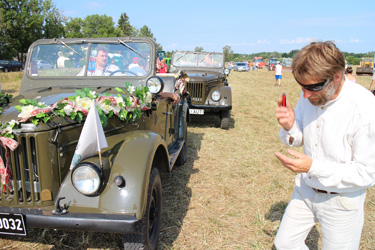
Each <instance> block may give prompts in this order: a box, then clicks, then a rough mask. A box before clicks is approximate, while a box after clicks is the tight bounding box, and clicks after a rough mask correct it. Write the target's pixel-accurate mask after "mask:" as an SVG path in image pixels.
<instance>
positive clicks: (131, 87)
mask: <svg viewBox="0 0 375 250" xmlns="http://www.w3.org/2000/svg"><path fill="white" fill-rule="evenodd" d="M128 92H129V94H130V95H134V93H135V87H134V86H129V87H128Z"/></svg>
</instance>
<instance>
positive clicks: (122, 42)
mask: <svg viewBox="0 0 375 250" xmlns="http://www.w3.org/2000/svg"><path fill="white" fill-rule="evenodd" d="M118 42H119V43H121V44H122V45H124V46H125V47H126V48H128V49H130V50H131V51H133V52H134V53H136V54H137V55H139V56H140V57H142V58H143V59H145V60H147V59H146V57H144V56H142V55H141V54H140V53H139V52H138V51H136V50H135V49H133V48H132V47H130V46H129V45H127V44H126V43H125V42H124V41H121V40H120V39H118Z"/></svg>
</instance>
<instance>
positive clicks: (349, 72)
mask: <svg viewBox="0 0 375 250" xmlns="http://www.w3.org/2000/svg"><path fill="white" fill-rule="evenodd" d="M345 72H346V73H348V74H351V73H353V68H352V67H351V66H349V67H347V68H346V70H345Z"/></svg>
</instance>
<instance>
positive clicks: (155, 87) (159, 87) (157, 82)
mask: <svg viewBox="0 0 375 250" xmlns="http://www.w3.org/2000/svg"><path fill="white" fill-rule="evenodd" d="M146 85H147V87H148V90H149V91H150V92H151V93H152V94H158V93H160V92H161V91H163V88H164V81H163V79H161V78H160V77H158V76H151V77H150V78H148V79H147V82H146Z"/></svg>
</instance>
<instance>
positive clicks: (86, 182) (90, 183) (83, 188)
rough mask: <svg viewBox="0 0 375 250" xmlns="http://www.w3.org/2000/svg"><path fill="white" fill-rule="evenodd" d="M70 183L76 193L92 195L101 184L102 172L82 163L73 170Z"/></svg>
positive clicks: (91, 165)
mask: <svg viewBox="0 0 375 250" xmlns="http://www.w3.org/2000/svg"><path fill="white" fill-rule="evenodd" d="M72 183H73V185H74V187H75V188H76V189H77V191H78V192H80V193H82V194H84V195H94V194H96V193H97V192H98V190H99V188H100V186H101V184H102V172H101V170H100V169H99V167H98V166H96V165H94V164H91V163H82V164H80V165H78V166H77V167H75V168H74V170H73V173H72Z"/></svg>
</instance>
